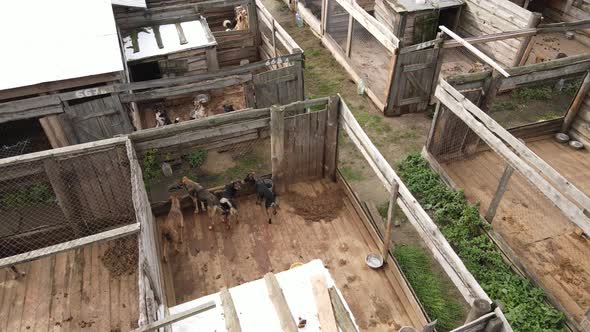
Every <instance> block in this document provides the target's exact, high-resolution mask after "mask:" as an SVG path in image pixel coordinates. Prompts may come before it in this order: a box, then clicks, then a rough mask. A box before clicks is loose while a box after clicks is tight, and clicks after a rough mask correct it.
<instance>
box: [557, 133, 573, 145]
mask: <svg viewBox="0 0 590 332" xmlns="http://www.w3.org/2000/svg"><path fill="white" fill-rule="evenodd" d="M555 139H556V140H557V141H558V142H559V143H567V142H568V141H569V140H570V137H569V136H568V134H565V133H557V134H555Z"/></svg>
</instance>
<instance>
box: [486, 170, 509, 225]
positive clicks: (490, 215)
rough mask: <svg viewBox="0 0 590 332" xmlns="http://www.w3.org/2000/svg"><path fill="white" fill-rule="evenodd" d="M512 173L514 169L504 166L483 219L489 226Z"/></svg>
mask: <svg viewBox="0 0 590 332" xmlns="http://www.w3.org/2000/svg"><path fill="white" fill-rule="evenodd" d="M513 172H514V168H512V166H510V165H506V167H505V168H504V173H502V177H501V178H500V182H499V183H498V188H497V189H496V193H495V194H494V198H492V201H491V202H490V206H489V207H488V211H487V212H486V215H485V219H486V220H487V221H488V222H489V223H490V224H491V223H492V220H494V217H495V216H496V210H497V209H498V206H499V205H500V201H502V196H503V195H504V192H506V189H507V187H508V181H510V177H511V176H512V173H513Z"/></svg>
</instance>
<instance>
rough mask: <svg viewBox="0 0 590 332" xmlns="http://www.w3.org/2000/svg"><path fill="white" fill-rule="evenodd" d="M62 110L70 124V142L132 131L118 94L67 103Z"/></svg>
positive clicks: (93, 139) (98, 138)
mask: <svg viewBox="0 0 590 332" xmlns="http://www.w3.org/2000/svg"><path fill="white" fill-rule="evenodd" d="M64 110H65V113H66V116H67V118H68V120H69V121H68V122H69V123H70V125H71V128H70V129H71V130H70V131H71V132H69V133H68V134H69V135H68V136H70V137H69V139H70V141H71V142H75V143H86V142H93V141H97V140H101V139H105V138H111V137H113V136H115V135H120V134H128V133H131V132H132V131H133V127H132V126H131V123H130V121H129V117H128V116H127V113H126V112H125V110H124V109H123V105H122V104H121V101H120V100H119V96H118V95H111V96H107V97H102V98H96V99H92V100H88V101H84V102H82V103H79V104H74V105H68V106H66V107H64Z"/></svg>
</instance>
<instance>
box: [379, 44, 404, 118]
mask: <svg viewBox="0 0 590 332" xmlns="http://www.w3.org/2000/svg"><path fill="white" fill-rule="evenodd" d="M398 57H399V48H397V49H395V52H393V54H392V55H391V61H390V65H389V68H390V70H389V75H388V78H387V90H385V92H386V93H387V96H385V99H386V100H385V108H384V109H383V113H384V114H385V115H386V116H391V115H401V113H400V112H394V107H395V103H394V101H395V99H396V98H398V96H397V94H396V93H394V91H395V89H396V88H397V84H395V82H396V79H397V78H398V77H400V75H401V70H402V69H401V66H399V65H398V61H397V58H398Z"/></svg>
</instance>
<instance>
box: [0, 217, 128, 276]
mask: <svg viewBox="0 0 590 332" xmlns="http://www.w3.org/2000/svg"><path fill="white" fill-rule="evenodd" d="M139 228H140V225H139V223H134V224H131V225H127V226H123V227H119V228H115V229H111V230H109V231H105V232H102V233H98V234H94V235H90V236H85V237H82V238H79V239H75V240H72V241H67V242H62V243H60V244H55V245H52V246H49V247H45V248H42V249H37V250H33V251H29V252H26V253H24V254H18V255H14V256H10V257H6V258H2V259H0V267H5V266H10V265H14V264H19V263H24V262H28V261H32V260H34V259H39V258H42V257H47V256H51V255H56V254H59V253H60V252H64V251H66V250H72V249H77V248H80V247H83V246H87V245H90V244H93V243H97V242H103V241H108V240H114V239H117V238H120V237H123V236H127V235H131V234H135V233H137V232H139Z"/></svg>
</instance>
